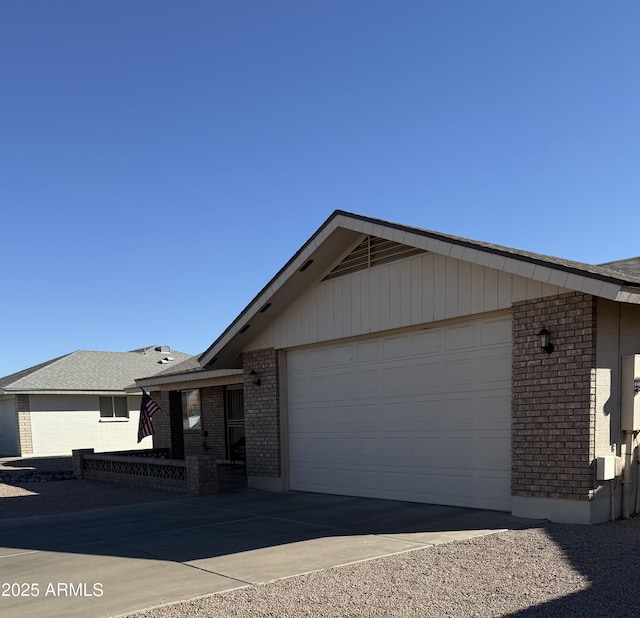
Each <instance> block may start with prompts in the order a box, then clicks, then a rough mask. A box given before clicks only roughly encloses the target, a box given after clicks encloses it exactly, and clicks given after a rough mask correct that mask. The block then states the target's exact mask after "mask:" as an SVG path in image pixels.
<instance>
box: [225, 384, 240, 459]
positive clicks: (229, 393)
mask: <svg viewBox="0 0 640 618" xmlns="http://www.w3.org/2000/svg"><path fill="white" fill-rule="evenodd" d="M224 404H225V405H224V412H225V425H226V430H227V457H228V458H229V459H230V460H231V461H232V462H233V461H237V460H242V461H244V459H245V444H244V396H243V391H242V385H240V384H238V385H236V386H227V388H226V392H225V402H224Z"/></svg>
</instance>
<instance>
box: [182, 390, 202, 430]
mask: <svg viewBox="0 0 640 618" xmlns="http://www.w3.org/2000/svg"><path fill="white" fill-rule="evenodd" d="M182 428H183V429H201V428H202V422H201V419H200V391H199V390H193V391H182Z"/></svg>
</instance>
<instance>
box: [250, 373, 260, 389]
mask: <svg viewBox="0 0 640 618" xmlns="http://www.w3.org/2000/svg"><path fill="white" fill-rule="evenodd" d="M249 377H250V378H251V384H253V385H254V386H260V375H259V374H258V372H257V371H256V370H255V369H252V370H251V371H250V372H249Z"/></svg>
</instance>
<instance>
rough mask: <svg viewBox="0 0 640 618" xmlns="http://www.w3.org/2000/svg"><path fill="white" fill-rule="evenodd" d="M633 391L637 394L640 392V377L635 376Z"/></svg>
mask: <svg viewBox="0 0 640 618" xmlns="http://www.w3.org/2000/svg"><path fill="white" fill-rule="evenodd" d="M633 392H634V393H635V394H636V395H637V394H638V393H640V378H633Z"/></svg>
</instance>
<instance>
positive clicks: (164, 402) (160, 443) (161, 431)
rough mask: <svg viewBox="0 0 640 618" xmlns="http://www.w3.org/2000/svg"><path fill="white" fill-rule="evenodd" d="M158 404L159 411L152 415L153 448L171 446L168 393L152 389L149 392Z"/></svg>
mask: <svg viewBox="0 0 640 618" xmlns="http://www.w3.org/2000/svg"><path fill="white" fill-rule="evenodd" d="M149 396H150V397H151V399H153V400H154V401H155V402H156V403H157V404H158V405H159V406H160V411H159V412H156V413H155V414H154V415H153V420H152V423H153V431H154V433H153V448H168V449H170V448H171V425H170V418H169V393H168V392H167V391H153V392H152V393H149Z"/></svg>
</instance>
